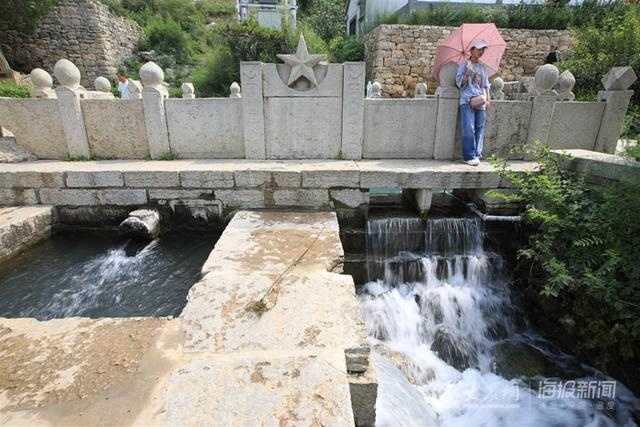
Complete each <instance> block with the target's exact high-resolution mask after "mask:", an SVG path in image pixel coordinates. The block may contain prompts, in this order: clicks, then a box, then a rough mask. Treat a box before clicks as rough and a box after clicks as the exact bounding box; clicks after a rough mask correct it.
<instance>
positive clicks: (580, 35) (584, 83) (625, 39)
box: [563, 4, 640, 102]
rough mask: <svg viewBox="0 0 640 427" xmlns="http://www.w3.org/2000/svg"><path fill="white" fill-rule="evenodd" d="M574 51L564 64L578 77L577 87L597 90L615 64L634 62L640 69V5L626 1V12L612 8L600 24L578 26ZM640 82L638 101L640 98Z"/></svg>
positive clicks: (636, 97)
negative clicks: (604, 76)
mask: <svg viewBox="0 0 640 427" xmlns="http://www.w3.org/2000/svg"><path fill="white" fill-rule="evenodd" d="M575 42H576V44H575V47H574V48H573V53H572V54H571V56H570V57H569V58H568V59H567V61H565V63H564V64H563V68H566V69H569V70H571V72H572V73H573V74H574V76H575V77H576V90H578V91H584V92H591V93H593V94H595V93H596V92H597V91H598V90H601V89H602V84H601V82H600V79H601V78H602V76H603V75H604V74H605V73H606V72H607V71H609V70H610V69H611V68H612V67H616V66H631V67H633V69H634V70H635V72H636V74H638V73H640V5H637V4H628V5H624V9H623V12H622V13H619V10H618V8H612V9H610V10H609V11H608V12H607V13H606V16H605V17H604V18H603V19H602V22H601V25H600V26H599V27H598V26H596V24H595V23H593V22H592V23H589V24H588V25H586V26H585V27H582V28H577V29H576V30H575ZM639 88H640V84H638V83H637V82H636V84H635V85H634V86H632V89H635V91H636V93H635V97H634V101H635V102H638V101H640V94H639V93H638V89H639Z"/></svg>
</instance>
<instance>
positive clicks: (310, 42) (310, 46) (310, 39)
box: [276, 24, 329, 62]
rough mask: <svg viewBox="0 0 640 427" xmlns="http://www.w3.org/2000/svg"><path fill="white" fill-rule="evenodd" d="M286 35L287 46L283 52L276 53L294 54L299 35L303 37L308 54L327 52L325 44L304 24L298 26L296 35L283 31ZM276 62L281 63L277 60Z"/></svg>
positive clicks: (311, 28)
mask: <svg viewBox="0 0 640 427" xmlns="http://www.w3.org/2000/svg"><path fill="white" fill-rule="evenodd" d="M285 34H286V35H287V46H286V47H285V48H284V49H285V50H283V51H281V52H276V54H278V53H291V52H295V50H296V48H297V47H298V40H299V39H300V34H302V35H304V40H305V42H306V44H307V50H308V51H309V53H320V54H326V53H328V52H329V48H328V47H327V43H326V42H325V41H324V40H323V39H322V37H320V36H319V35H318V34H316V32H315V31H314V30H313V27H311V26H310V25H306V24H301V25H299V26H298V30H297V32H296V33H292V32H289V31H285ZM276 62H281V61H280V60H279V59H278V60H277V61H276Z"/></svg>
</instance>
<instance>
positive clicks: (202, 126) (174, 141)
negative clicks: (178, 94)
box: [165, 98, 245, 159]
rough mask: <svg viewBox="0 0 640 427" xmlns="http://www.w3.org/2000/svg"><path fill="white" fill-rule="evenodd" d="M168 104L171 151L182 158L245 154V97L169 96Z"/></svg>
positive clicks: (231, 157) (241, 156) (232, 156)
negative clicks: (243, 115)
mask: <svg viewBox="0 0 640 427" xmlns="http://www.w3.org/2000/svg"><path fill="white" fill-rule="evenodd" d="M165 107H166V109H167V125H168V127H169V144H170V145H171V152H172V153H174V154H176V155H177V156H178V157H179V158H181V159H193V158H208V159H218V158H220V159H233V158H244V156H245V146H244V137H243V134H242V99H238V98H235V99H234V98H202V99H169V100H167V101H166V103H165ZM185 124H188V125H187V126H185Z"/></svg>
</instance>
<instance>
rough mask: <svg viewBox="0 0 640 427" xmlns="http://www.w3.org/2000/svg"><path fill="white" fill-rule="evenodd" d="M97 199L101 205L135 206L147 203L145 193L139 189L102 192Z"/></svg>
mask: <svg viewBox="0 0 640 427" xmlns="http://www.w3.org/2000/svg"><path fill="white" fill-rule="evenodd" d="M98 197H99V199H100V204H103V205H120V206H137V205H144V204H146V203H147V192H146V190H141V189H139V190H134V189H119V190H103V191H102V192H101V193H99V195H98Z"/></svg>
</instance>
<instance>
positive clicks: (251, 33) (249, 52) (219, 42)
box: [193, 20, 295, 97]
mask: <svg viewBox="0 0 640 427" xmlns="http://www.w3.org/2000/svg"><path fill="white" fill-rule="evenodd" d="M209 44H210V45H212V46H215V47H214V48H213V49H212V50H211V52H210V53H209V54H208V55H207V57H206V59H205V61H204V64H203V65H201V66H200V67H198V68H196V69H195V70H194V71H193V83H194V86H195V88H196V94H197V95H198V96H199V97H207V96H228V95H229V86H230V85H231V83H233V82H234V81H237V82H238V83H239V82H240V61H262V62H280V60H279V59H278V57H277V56H276V55H277V54H279V53H287V52H289V51H290V48H289V43H288V40H287V35H286V34H285V33H283V32H280V31H274V30H271V29H268V28H264V27H260V26H259V25H258V24H257V22H255V21H253V20H248V21H244V22H242V23H231V24H226V25H221V26H219V27H217V28H216V29H215V30H214V31H213V33H212V34H211V36H210V40H209ZM294 49H295V48H294Z"/></svg>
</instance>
